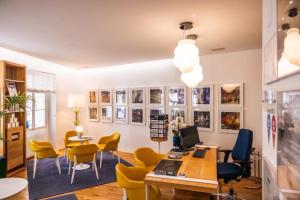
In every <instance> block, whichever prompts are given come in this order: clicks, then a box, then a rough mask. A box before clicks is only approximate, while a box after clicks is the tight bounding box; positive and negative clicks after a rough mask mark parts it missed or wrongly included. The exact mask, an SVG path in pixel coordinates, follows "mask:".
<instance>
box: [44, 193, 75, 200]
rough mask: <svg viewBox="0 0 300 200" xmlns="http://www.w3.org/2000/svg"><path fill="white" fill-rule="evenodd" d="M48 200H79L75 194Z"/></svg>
mask: <svg viewBox="0 0 300 200" xmlns="http://www.w3.org/2000/svg"><path fill="white" fill-rule="evenodd" d="M47 200H77V197H76V195H75V194H66V195H63V196H59V197H53V198H49V199H47Z"/></svg>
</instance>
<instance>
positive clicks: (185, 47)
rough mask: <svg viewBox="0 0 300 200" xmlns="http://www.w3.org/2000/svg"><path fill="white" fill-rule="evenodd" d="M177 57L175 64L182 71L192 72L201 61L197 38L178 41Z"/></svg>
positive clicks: (175, 52) (175, 51)
mask: <svg viewBox="0 0 300 200" xmlns="http://www.w3.org/2000/svg"><path fill="white" fill-rule="evenodd" d="M174 54H175V57H174V59H173V64H174V65H175V66H176V67H178V69H179V70H180V71H181V72H182V73H188V72H191V71H192V70H193V68H194V66H196V65H197V64H199V62H200V57H199V55H198V54H199V49H198V47H197V46H196V42H195V40H191V39H184V40H180V41H179V42H178V45H177V47H176V48H175V50H174Z"/></svg>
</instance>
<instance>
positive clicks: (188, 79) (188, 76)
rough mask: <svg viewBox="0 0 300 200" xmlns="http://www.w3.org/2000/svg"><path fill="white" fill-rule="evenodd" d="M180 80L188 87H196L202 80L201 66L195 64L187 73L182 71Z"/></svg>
mask: <svg viewBox="0 0 300 200" xmlns="http://www.w3.org/2000/svg"><path fill="white" fill-rule="evenodd" d="M181 81H183V82H184V83H185V84H186V85H187V86H188V87H190V88H194V87H196V86H197V85H198V84H199V83H200V82H201V81H203V68H202V67H201V65H199V64H198V65H196V66H195V67H194V69H193V71H191V72H189V73H182V74H181Z"/></svg>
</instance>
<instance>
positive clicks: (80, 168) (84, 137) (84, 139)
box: [68, 135, 94, 170]
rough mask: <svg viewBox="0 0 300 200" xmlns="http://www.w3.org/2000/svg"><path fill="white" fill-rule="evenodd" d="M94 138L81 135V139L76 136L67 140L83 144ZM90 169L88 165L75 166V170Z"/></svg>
mask: <svg viewBox="0 0 300 200" xmlns="http://www.w3.org/2000/svg"><path fill="white" fill-rule="evenodd" d="M93 139H94V138H93V137H92V136H88V135H83V136H81V137H78V136H73V137H69V139H68V140H70V141H72V142H80V144H83V142H85V141H90V140H93ZM88 168H90V165H89V164H84V163H80V164H79V165H76V166H75V169H76V170H85V169H88Z"/></svg>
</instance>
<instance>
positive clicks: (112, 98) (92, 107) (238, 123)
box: [88, 83, 244, 133]
mask: <svg viewBox="0 0 300 200" xmlns="http://www.w3.org/2000/svg"><path fill="white" fill-rule="evenodd" d="M214 89H217V90H218V92H217V94H218V95H217V97H214ZM191 90H192V91H191V98H187V88H186V87H185V86H171V87H164V86H158V87H147V88H143V87H135V88H116V89H99V90H89V91H88V110H89V111H88V115H89V116H88V117H89V121H92V122H99V121H100V122H101V123H122V124H128V123H130V124H132V125H139V126H148V125H149V120H150V115H155V114H168V115H169V121H172V120H174V119H175V117H176V116H178V115H180V116H182V117H183V118H184V120H185V122H187V123H188V124H189V125H196V126H197V127H198V128H199V130H202V131H206V132H212V131H217V132H224V133H237V132H238V130H239V129H240V128H243V110H244V109H243V108H244V107H243V84H242V83H238V84H219V85H214V84H203V85H200V86H199V87H197V88H192V89H191ZM188 99H190V100H189V101H188ZM214 101H217V104H214ZM215 105H216V106H215ZM188 107H191V108H192V109H191V112H192V121H191V122H188V121H187V114H188V113H187V111H188V109H187V108H188ZM214 112H217V113H218V115H217V116H218V119H216V120H214ZM214 123H217V124H218V130H214Z"/></svg>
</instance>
